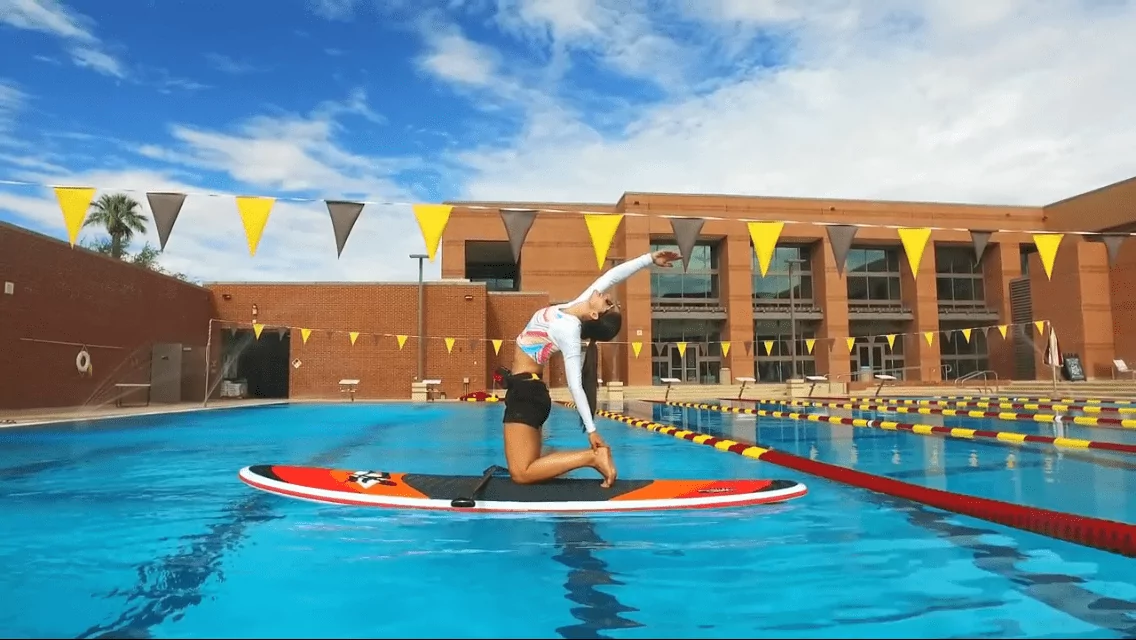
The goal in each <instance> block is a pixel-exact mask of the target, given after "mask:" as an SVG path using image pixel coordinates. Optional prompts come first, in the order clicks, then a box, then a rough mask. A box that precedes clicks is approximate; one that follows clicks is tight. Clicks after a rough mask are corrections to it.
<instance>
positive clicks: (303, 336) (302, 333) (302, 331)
mask: <svg viewBox="0 0 1136 640" xmlns="http://www.w3.org/2000/svg"><path fill="white" fill-rule="evenodd" d="M311 335H312V330H311V329H300V339H301V340H303V341H304V344H308V337H309V336H311Z"/></svg>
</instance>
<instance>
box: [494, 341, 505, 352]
mask: <svg viewBox="0 0 1136 640" xmlns="http://www.w3.org/2000/svg"><path fill="white" fill-rule="evenodd" d="M503 342H505V341H504V340H494V341H493V353H496V354H497V355H501V343H503Z"/></svg>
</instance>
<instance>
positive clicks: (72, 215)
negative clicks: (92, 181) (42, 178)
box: [55, 187, 95, 248]
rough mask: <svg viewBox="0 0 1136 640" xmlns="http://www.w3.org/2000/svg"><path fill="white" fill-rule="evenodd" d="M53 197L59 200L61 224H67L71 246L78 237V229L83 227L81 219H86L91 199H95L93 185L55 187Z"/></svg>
mask: <svg viewBox="0 0 1136 640" xmlns="http://www.w3.org/2000/svg"><path fill="white" fill-rule="evenodd" d="M55 199H56V200H58V201H59V208H60V209H62V210H63V224H65V225H66V226H67V239H68V240H70V242H71V247H72V248H74V247H75V241H76V240H78V239H79V230H80V229H82V228H83V221H84V220H86V219H87V210H88V209H90V208H91V201H92V200H94V199H95V189H94V187H55Z"/></svg>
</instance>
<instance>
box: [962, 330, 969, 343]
mask: <svg viewBox="0 0 1136 640" xmlns="http://www.w3.org/2000/svg"><path fill="white" fill-rule="evenodd" d="M962 337H964V338H966V341H967V343H970V329H963V330H962Z"/></svg>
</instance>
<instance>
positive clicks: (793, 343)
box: [789, 260, 797, 380]
mask: <svg viewBox="0 0 1136 640" xmlns="http://www.w3.org/2000/svg"><path fill="white" fill-rule="evenodd" d="M795 264H797V261H796V260H790V261H789V362H790V363H791V364H792V367H793V372H792V373H791V374H790V375H789V379H790V380H793V379H795V378H796V377H797V310H796V306H797V305H796V301H795V299H794V297H793V265H795Z"/></svg>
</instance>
